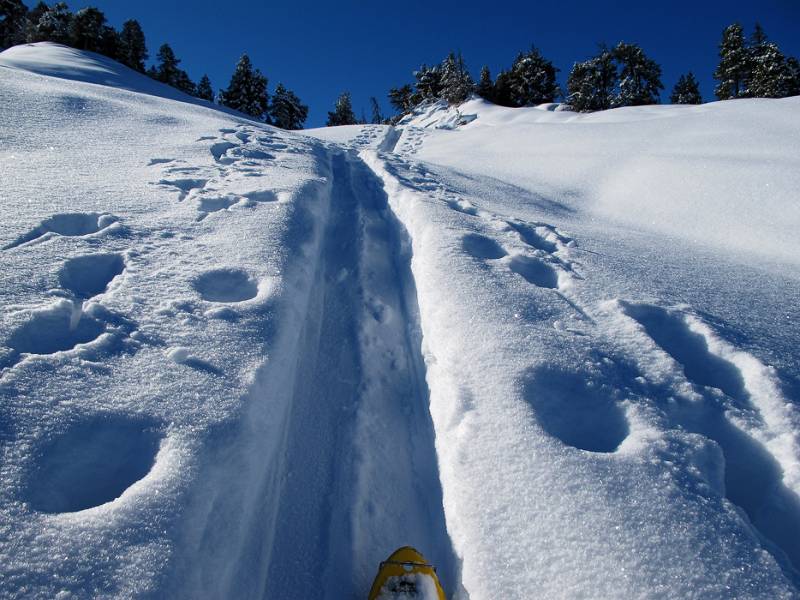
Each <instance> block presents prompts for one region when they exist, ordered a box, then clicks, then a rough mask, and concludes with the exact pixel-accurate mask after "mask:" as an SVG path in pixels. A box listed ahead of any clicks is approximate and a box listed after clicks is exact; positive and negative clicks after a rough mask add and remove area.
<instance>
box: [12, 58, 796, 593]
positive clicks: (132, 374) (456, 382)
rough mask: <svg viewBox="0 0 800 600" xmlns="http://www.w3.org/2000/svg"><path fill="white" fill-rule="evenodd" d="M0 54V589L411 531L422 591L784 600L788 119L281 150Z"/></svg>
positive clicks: (550, 121) (174, 105) (513, 119)
mask: <svg viewBox="0 0 800 600" xmlns="http://www.w3.org/2000/svg"><path fill="white" fill-rule="evenodd" d="M0 66H2V67H3V68H0V78H2V81H1V82H0V106H1V107H2V111H3V119H2V121H0V137H2V139H3V140H4V144H3V148H2V150H0V161H2V173H3V177H4V179H3V186H2V189H0V200H1V201H0V248H2V249H1V250H0V255H2V261H0V265H2V266H0V273H2V281H3V285H2V286H0V306H2V307H3V309H2V311H0V444H2V453H3V454H2V460H0V514H2V518H0V595H2V596H8V597H42V598H46V597H62V598H66V597H76V598H90V597H130V596H155V597H177V598H184V597H185V598H195V597H229V598H233V597H265V598H281V599H284V598H286V599H290V598H311V597H323V598H341V597H366V595H367V592H368V590H369V588H370V585H371V583H372V578H373V577H374V575H375V573H376V571H377V568H378V565H379V563H380V561H382V560H384V559H385V558H386V557H387V556H388V555H389V554H390V553H391V552H392V551H393V550H394V549H396V548H398V547H400V546H403V545H406V544H413V545H414V546H415V547H417V548H419V549H420V550H421V551H422V552H423V554H424V555H425V558H426V559H427V560H428V561H429V562H430V563H432V564H434V565H436V567H437V572H438V574H439V577H440V578H441V581H442V584H443V587H444V589H445V591H446V592H447V594H448V598H460V599H466V598H469V599H470V600H480V599H483V598H509V599H512V598H529V597H531V596H535V597H547V598H551V597H552V598H606V597H637V598H640V597H648V598H650V597H664V598H674V597H685V598H730V597H759V598H797V597H800V592H798V589H799V588H798V586H799V585H800V575H798V569H800V543H799V542H798V540H800V437H799V436H800V434H799V432H800V416H798V409H797V402H798V400H799V399H800V380H799V379H798V378H797V373H798V372H800V352H798V350H797V348H798V343H797V342H798V339H800V326H799V325H798V323H800V308H799V307H800V302H798V300H800V264H798V261H800V248H798V241H797V236H796V235H795V233H794V232H795V231H797V227H798V225H800V222H799V221H800V213H799V212H798V211H800V209H798V205H797V202H796V192H795V190H796V189H798V187H800V186H798V175H797V173H799V172H800V170H799V169H798V166H800V164H798V163H800V153H798V147H797V142H796V140H797V139H800V136H798V134H800V131H798V129H800V119H798V116H797V115H798V108H800V102H799V101H800V99H798V98H789V99H785V100H741V101H730V102H724V103H712V104H706V105H702V106H698V107H678V106H654V107H636V108H623V109H616V110H613V111H606V112H602V113H595V114H588V115H583V114H576V113H572V112H570V111H567V110H562V107H561V106H556V105H543V106H540V107H531V108H521V109H506V108H501V107H495V106H492V105H489V104H487V103H485V102H483V101H481V100H477V99H475V100H470V101H469V102H467V103H465V104H463V105H462V106H460V107H455V108H450V107H446V106H444V105H441V104H439V105H426V106H425V107H423V108H421V109H420V110H419V111H418V112H417V113H416V114H414V115H412V116H411V117H409V118H407V119H405V120H404V121H403V122H402V123H400V124H398V126H397V127H389V126H383V125H365V126H347V127H337V128H326V129H321V130H310V131H304V132H298V133H293V132H284V131H281V130H278V129H274V128H272V127H269V126H266V125H263V124H259V123H256V122H253V121H250V120H248V119H246V118H245V117H243V116H241V115H236V114H231V113H225V112H221V111H219V110H217V109H216V108H214V107H211V106H209V105H207V104H205V103H202V102H199V101H194V100H190V99H188V98H187V97H186V96H183V95H182V94H180V93H178V92H175V91H173V90H170V89H169V88H163V86H160V85H159V84H156V83H154V82H152V81H150V80H149V79H147V78H146V77H144V76H142V75H140V74H137V73H135V72H133V71H130V70H128V69H125V68H124V67H121V66H119V65H116V64H115V63H113V62H111V61H108V60H107V59H103V58H101V57H98V56H96V55H92V54H90V53H85V52H79V51H75V50H71V49H68V48H65V47H63V46H58V45H54V44H34V45H26V46H20V47H16V48H11V49H9V50H7V51H5V52H3V53H2V54H0ZM154 86H155V87H154ZM43 124H46V125H43ZM429 583H430V582H429Z"/></svg>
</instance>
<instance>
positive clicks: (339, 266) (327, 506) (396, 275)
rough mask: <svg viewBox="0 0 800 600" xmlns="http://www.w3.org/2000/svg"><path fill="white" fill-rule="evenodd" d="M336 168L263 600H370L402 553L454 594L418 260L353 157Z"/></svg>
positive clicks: (340, 159) (337, 160) (343, 156)
mask: <svg viewBox="0 0 800 600" xmlns="http://www.w3.org/2000/svg"><path fill="white" fill-rule="evenodd" d="M331 160H332V169H331V179H332V191H331V199H330V208H329V210H330V214H329V217H328V223H327V224H326V226H325V231H324V234H323V240H322V246H321V255H320V256H321V258H320V262H319V265H318V267H317V275H316V277H315V284H314V288H313V291H312V298H311V300H310V303H309V310H308V314H307V316H306V318H305V319H304V324H303V331H302V334H301V342H300V351H299V357H300V363H299V365H298V367H297V373H298V379H297V381H296V383H295V388H294V393H293V398H292V401H291V408H290V412H291V414H290V418H289V423H288V429H287V431H286V433H285V440H286V442H285V448H284V455H283V458H282V459H281V460H282V462H283V466H282V476H281V484H280V486H281V487H280V498H281V499H280V508H279V510H278V514H277V516H276V521H275V522H276V531H275V533H274V541H273V547H272V549H271V551H270V556H271V560H270V567H269V572H268V577H267V583H266V596H265V597H268V598H298V599H300V598H311V597H315V598H342V597H354V598H355V597H361V596H364V595H365V594H366V592H367V591H368V588H369V585H370V583H371V578H372V577H373V575H374V570H375V568H376V566H377V564H378V563H379V562H380V560H382V559H383V558H385V556H387V555H388V554H389V553H391V551H392V550H394V549H395V548H396V547H399V546H401V545H405V544H414V545H415V546H417V547H419V548H421V549H424V552H425V554H426V556H428V557H429V558H430V560H433V561H435V563H436V564H437V565H438V566H439V569H440V573H441V577H442V580H443V582H444V584H445V585H446V586H447V587H448V589H454V586H455V576H456V569H455V567H456V564H455V559H454V556H453V554H452V549H451V548H450V543H449V538H448V537H447V532H446V529H445V525H444V515H443V512H442V500H441V489H440V484H439V480H438V471H437V466H436V465H437V459H436V453H435V449H434V445H433V432H432V427H431V423H430V416H429V413H428V410H427V403H428V396H427V386H426V384H425V380H424V373H423V372H422V370H421V369H422V359H421V355H420V354H419V352H420V347H419V339H418V333H415V330H414V323H415V322H416V318H415V316H414V313H415V310H416V309H415V306H414V303H415V302H416V297H415V293H414V290H413V281H412V280H411V279H410V277H409V273H408V260H409V257H408V256H407V254H405V253H404V251H403V246H402V239H401V237H400V232H399V231H397V229H396V224H395V223H394V222H393V219H392V217H391V214H390V212H389V211H388V210H387V204H386V197H385V194H384V193H383V191H382V189H381V188H380V185H379V182H378V181H377V179H376V178H375V176H374V175H373V174H372V173H371V171H369V169H368V168H367V167H366V165H364V163H363V162H362V161H361V160H359V159H358V158H357V157H356V156H354V155H352V154H347V153H345V152H341V151H337V152H336V153H335V154H333V156H332V159H331ZM407 286H411V287H407Z"/></svg>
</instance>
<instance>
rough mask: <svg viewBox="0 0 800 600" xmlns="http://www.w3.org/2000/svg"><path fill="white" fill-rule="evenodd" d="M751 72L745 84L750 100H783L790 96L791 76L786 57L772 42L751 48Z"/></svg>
mask: <svg viewBox="0 0 800 600" xmlns="http://www.w3.org/2000/svg"><path fill="white" fill-rule="evenodd" d="M751 60H752V71H751V72H750V77H749V78H748V82H747V95H748V96H749V97H751V98H785V97H786V96H790V95H791V89H792V87H793V81H792V80H793V74H792V72H791V69H790V67H789V65H788V64H787V62H786V57H785V56H784V55H783V52H781V51H780V49H779V48H778V46H777V45H776V44H774V43H773V42H763V43H762V44H760V45H758V46H756V47H754V48H753V54H752V58H751Z"/></svg>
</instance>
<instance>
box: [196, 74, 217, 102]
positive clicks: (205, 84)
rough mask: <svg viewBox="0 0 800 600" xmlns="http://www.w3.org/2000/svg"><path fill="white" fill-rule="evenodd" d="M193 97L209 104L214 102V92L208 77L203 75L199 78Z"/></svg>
mask: <svg viewBox="0 0 800 600" xmlns="http://www.w3.org/2000/svg"><path fill="white" fill-rule="evenodd" d="M195 95H196V96H197V97H198V98H200V99H202V100H208V101H209V102H213V101H214V90H213V88H212V87H211V80H210V79H209V78H208V75H203V77H201V78H200V83H198V84H197V91H196V92H195Z"/></svg>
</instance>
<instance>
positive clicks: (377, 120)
mask: <svg viewBox="0 0 800 600" xmlns="http://www.w3.org/2000/svg"><path fill="white" fill-rule="evenodd" d="M369 103H370V106H371V107H372V124H373V125H380V124H381V123H383V122H384V121H385V120H386V119H385V118H384V117H383V114H382V113H381V105H380V104H378V99H377V98H376V97H375V96H373V97H372V98H370V99H369Z"/></svg>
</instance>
